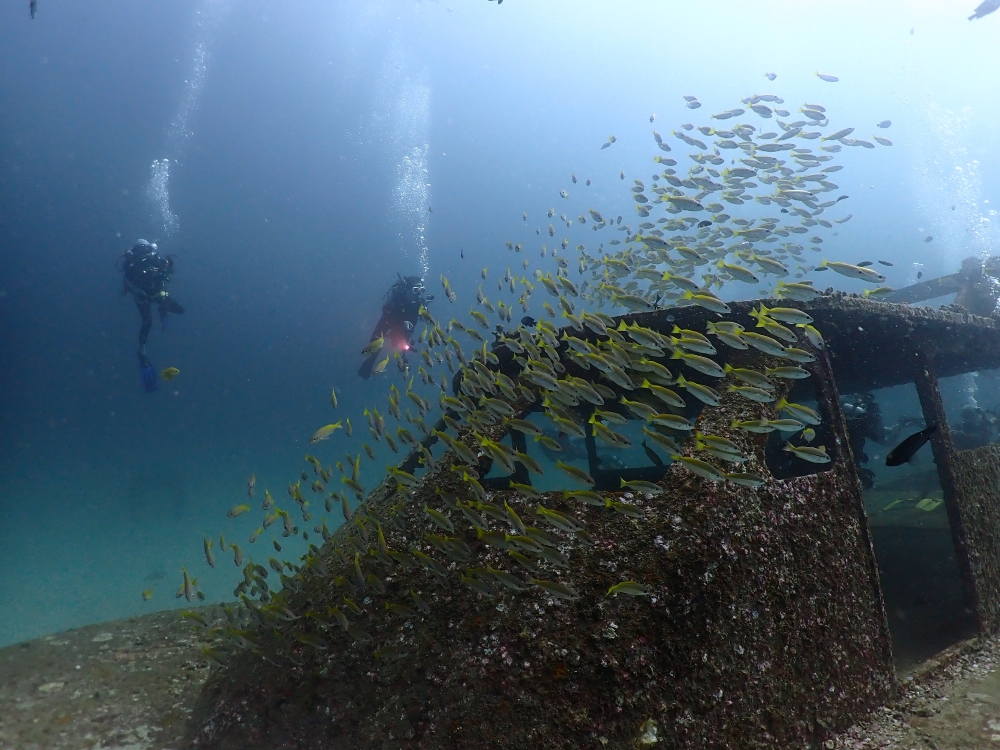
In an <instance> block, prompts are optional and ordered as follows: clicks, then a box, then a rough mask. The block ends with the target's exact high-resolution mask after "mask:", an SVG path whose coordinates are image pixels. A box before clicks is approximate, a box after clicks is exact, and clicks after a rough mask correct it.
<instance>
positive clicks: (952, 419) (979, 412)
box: [938, 370, 1000, 451]
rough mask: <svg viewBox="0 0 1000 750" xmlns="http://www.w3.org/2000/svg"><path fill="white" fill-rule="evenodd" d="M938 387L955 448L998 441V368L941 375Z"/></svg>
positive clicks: (966, 448)
mask: <svg viewBox="0 0 1000 750" xmlns="http://www.w3.org/2000/svg"><path fill="white" fill-rule="evenodd" d="M938 390H939V391H940V393H941V401H942V402H943V404H944V408H945V414H946V415H947V417H948V426H949V428H950V431H951V441H952V444H953V445H954V446H955V449H956V450H960V451H965V450H972V449H973V448H980V447H982V446H984V445H989V444H990V443H997V442H1000V370H979V371H976V372H967V373H963V374H962V375H955V376H953V377H949V378H941V379H940V380H939V381H938Z"/></svg>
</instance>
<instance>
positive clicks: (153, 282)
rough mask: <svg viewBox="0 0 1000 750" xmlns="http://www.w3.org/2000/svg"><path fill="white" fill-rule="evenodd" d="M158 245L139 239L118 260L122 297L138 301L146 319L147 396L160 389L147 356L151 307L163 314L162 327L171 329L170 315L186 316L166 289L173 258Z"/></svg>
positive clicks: (142, 341) (142, 361) (142, 364)
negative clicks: (157, 387) (129, 296)
mask: <svg viewBox="0 0 1000 750" xmlns="http://www.w3.org/2000/svg"><path fill="white" fill-rule="evenodd" d="M156 251H157V247H156V244H155V243H150V242H147V241H146V240H136V243H135V245H134V246H133V247H132V249H131V250H128V251H126V252H125V253H123V254H122V256H121V257H120V258H119V259H118V270H119V271H121V272H122V275H123V281H122V296H125V295H126V294H128V293H129V292H131V293H132V296H133V297H134V298H135V306H136V307H137V308H138V310H139V315H140V316H141V317H142V326H141V327H140V328H139V350H138V352H136V353H137V354H138V355H139V371H140V374H141V376H142V387H143V388H144V389H145V390H146V392H147V393H150V392H152V391H155V390H156V371H155V370H154V369H153V366H152V365H151V364H150V362H149V359H147V357H146V339H147V338H148V337H149V329H150V328H152V326H153V315H152V313H151V312H150V307H151V306H152V305H153V304H156V305H157V306H158V307H159V312H160V326H161V327H162V329H163V330H166V328H167V313H173V314H174V315H183V314H184V308H183V307H181V306H180V305H179V304H178V303H177V302H176V301H174V300H173V298H171V297H170V295H168V294H167V291H166V289H165V288H164V287H165V286H166V285H167V283H168V282H169V281H170V274H171V273H173V271H174V258H173V256H172V255H167V256H161V255H159V254H158V253H157V252H156Z"/></svg>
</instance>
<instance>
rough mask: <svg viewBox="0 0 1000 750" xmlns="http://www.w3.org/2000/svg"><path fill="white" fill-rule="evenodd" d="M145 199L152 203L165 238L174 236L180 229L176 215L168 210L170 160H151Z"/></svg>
mask: <svg viewBox="0 0 1000 750" xmlns="http://www.w3.org/2000/svg"><path fill="white" fill-rule="evenodd" d="M146 197H147V198H149V200H150V201H152V203H153V205H154V206H155V207H156V210H157V211H158V212H159V217H160V220H161V221H162V222H163V231H164V234H165V235H166V236H167V237H170V236H171V235H173V234H175V233H176V232H177V230H178V228H179V227H180V220H179V219H178V218H177V214H175V213H174V212H173V211H171V210H170V160H169V159H153V163H152V164H151V165H150V167H149V183H148V184H147V185H146Z"/></svg>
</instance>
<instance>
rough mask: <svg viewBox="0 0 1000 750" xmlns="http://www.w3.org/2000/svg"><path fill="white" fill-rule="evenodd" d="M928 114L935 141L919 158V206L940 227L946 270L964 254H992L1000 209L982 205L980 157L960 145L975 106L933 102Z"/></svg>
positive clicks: (936, 234) (955, 266)
mask: <svg viewBox="0 0 1000 750" xmlns="http://www.w3.org/2000/svg"><path fill="white" fill-rule="evenodd" d="M927 119H928V120H929V122H930V124H931V128H930V133H931V135H932V136H934V137H935V138H936V141H937V143H934V144H928V147H927V148H925V149H923V150H922V154H923V158H921V159H920V162H919V163H918V164H917V173H918V175H919V176H920V177H919V188H918V191H919V206H920V211H921V214H922V215H924V216H926V217H927V220H928V225H929V226H933V227H936V229H935V231H934V232H933V233H932V234H933V236H934V237H935V239H936V240H937V241H938V242H939V243H940V244H941V247H942V258H941V261H942V264H943V270H945V271H946V272H954V271H955V270H957V269H958V267H959V265H960V264H961V262H962V259H963V258H967V257H969V256H974V255H978V256H979V257H980V258H982V259H985V258H986V257H988V256H989V255H990V251H991V248H992V247H993V245H994V243H995V242H996V240H997V239H998V237H997V236H996V230H995V229H994V227H993V222H992V220H991V217H992V216H994V215H996V212H995V211H993V210H989V209H987V210H986V211H984V210H983V206H984V205H985V204H984V203H983V201H982V176H981V175H980V171H979V162H978V160H976V159H970V158H969V151H968V149H967V148H966V147H965V146H964V145H962V144H963V143H965V142H966V136H967V134H968V131H969V128H970V126H971V122H972V112H971V110H970V109H969V108H968V107H966V108H964V109H963V110H962V111H961V112H958V113H955V112H952V111H950V110H946V109H941V108H940V107H938V106H937V105H936V104H931V105H930V106H929V107H928V109H927ZM914 280H915V279H914ZM911 283H912V282H911Z"/></svg>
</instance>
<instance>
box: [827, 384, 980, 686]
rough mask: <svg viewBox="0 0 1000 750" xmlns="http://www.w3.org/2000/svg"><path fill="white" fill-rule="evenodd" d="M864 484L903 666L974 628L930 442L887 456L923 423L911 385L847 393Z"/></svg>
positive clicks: (888, 611) (850, 428)
mask: <svg viewBox="0 0 1000 750" xmlns="http://www.w3.org/2000/svg"><path fill="white" fill-rule="evenodd" d="M840 404H841V410H842V411H843V413H844V419H845V424H846V426H847V431H848V438H849V441H850V444H851V451H852V453H853V455H854V459H855V462H856V467H857V469H858V474H859V476H860V478H861V483H862V500H863V502H864V505H865V512H866V515H867V517H868V525H869V528H870V530H871V539H872V546H873V547H874V550H875V559H876V562H877V565H878V571H879V579H880V582H881V587H882V595H883V599H884V601H885V609H886V615H887V619H888V623H889V634H890V637H891V638H892V646H893V655H894V658H895V662H896V668H897V669H899V670H900V671H905V670H907V669H909V668H911V667H913V666H915V665H916V664H919V663H920V662H922V661H924V660H926V659H928V658H929V657H931V656H933V655H934V654H936V653H938V652H940V651H942V650H943V649H945V648H947V647H948V646H951V645H952V644H954V643H957V642H958V641H960V640H962V639H964V638H967V637H969V636H971V635H973V634H974V633H975V632H976V626H975V616H974V613H973V611H972V608H971V606H970V604H969V602H968V599H967V595H966V593H965V588H964V586H963V585H962V579H961V574H960V571H959V565H958V560H957V558H956V556H955V547H954V543H953V541H952V533H951V527H950V525H949V522H948V517H947V514H946V512H945V507H944V493H943V491H942V487H941V480H940V478H939V475H938V470H937V466H936V465H935V463H934V457H933V455H932V452H931V448H930V446H929V445H924V446H923V447H921V448H920V450H918V451H917V452H916V453H915V454H914V455H913V457H912V458H911V459H910V460H909V461H907V462H904V463H902V464H901V465H899V466H886V465H885V464H886V456H887V455H888V454H889V452H890V451H891V450H892V449H893V448H894V447H895V446H897V445H899V444H900V443H901V442H902V441H903V440H904V439H905V438H907V437H908V436H910V435H912V434H913V433H915V432H918V431H920V430H921V429H923V428H924V426H925V425H924V417H923V415H922V410H921V407H920V401H919V399H918V397H917V390H916V387H915V386H914V384H912V383H908V384H906V385H900V386H893V387H891V388H883V389H880V390H876V391H869V392H861V393H851V394H842V395H841V398H840Z"/></svg>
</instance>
